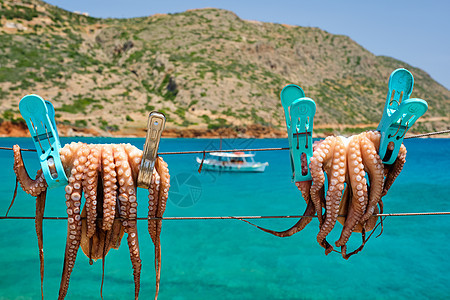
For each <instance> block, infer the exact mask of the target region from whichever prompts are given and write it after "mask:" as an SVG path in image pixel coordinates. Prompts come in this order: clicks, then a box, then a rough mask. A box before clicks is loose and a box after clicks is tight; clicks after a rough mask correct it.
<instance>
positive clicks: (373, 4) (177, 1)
mask: <svg viewBox="0 0 450 300" xmlns="http://www.w3.org/2000/svg"><path fill="white" fill-rule="evenodd" d="M46 2H48V3H51V4H54V5H56V6H58V7H61V8H64V9H66V10H69V11H79V12H88V13H89V14H90V15H91V16H93V17H102V18H107V17H111V18H130V17H142V16H149V15H154V14H157V13H177V12H183V11H185V10H188V9H194V8H205V7H215V8H223V9H227V10H231V11H233V12H234V13H236V14H237V15H238V16H239V17H240V18H242V19H246V20H257V21H263V22H274V23H283V24H290V25H299V26H312V27H319V28H321V29H323V30H326V31H328V32H330V33H334V34H344V35H347V36H349V37H350V38H352V39H353V40H354V41H356V42H357V43H359V44H360V45H362V46H363V47H365V48H366V49H368V50H369V51H370V52H372V53H374V54H376V55H386V56H391V57H394V58H396V59H399V60H402V61H404V62H406V63H408V64H410V65H412V66H415V67H419V68H421V69H423V70H425V71H426V72H428V73H429V74H430V75H431V77H432V78H433V79H435V80H436V81H438V82H439V83H441V84H442V85H444V86H445V87H446V88H447V89H449V88H450V1H448V0H428V1H420V0H399V1H396V0H377V1H361V0H349V1H347V0H342V1H335V0H321V1H311V0H310V1H303V0H297V1H294V0H271V1H268V0H258V1H254V0H251V1H245V0H226V1H225V0H222V1H221V0H217V1H213V0H165V1H148V0H127V1H123V0H122V1H120V0H76V1H75V0H72V1H68V0H47V1H46Z"/></svg>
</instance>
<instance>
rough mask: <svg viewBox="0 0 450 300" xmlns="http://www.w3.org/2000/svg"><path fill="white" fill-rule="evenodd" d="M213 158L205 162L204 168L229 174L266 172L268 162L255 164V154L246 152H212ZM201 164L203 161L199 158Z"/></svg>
mask: <svg viewBox="0 0 450 300" xmlns="http://www.w3.org/2000/svg"><path fill="white" fill-rule="evenodd" d="M209 155H210V156H211V157H209V158H207V159H205V160H204V161H203V168H204V169H206V170H212V171H227V172H264V169H265V168H266V166H268V165H269V163H268V162H265V163H260V162H255V160H254V159H253V157H254V156H255V154H250V153H244V152H211V153H210V154H209ZM197 162H198V163H199V164H200V163H201V162H202V159H201V158H199V157H197Z"/></svg>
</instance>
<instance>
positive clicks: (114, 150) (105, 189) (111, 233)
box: [13, 142, 170, 299]
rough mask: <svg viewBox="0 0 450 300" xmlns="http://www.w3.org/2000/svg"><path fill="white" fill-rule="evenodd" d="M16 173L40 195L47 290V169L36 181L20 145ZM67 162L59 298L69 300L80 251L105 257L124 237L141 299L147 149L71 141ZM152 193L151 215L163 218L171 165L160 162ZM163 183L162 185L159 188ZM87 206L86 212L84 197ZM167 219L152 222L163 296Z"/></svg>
mask: <svg viewBox="0 0 450 300" xmlns="http://www.w3.org/2000/svg"><path fill="white" fill-rule="evenodd" d="M13 150H14V172H15V174H16V176H17V182H18V183H20V185H21V187H22V189H23V190H24V191H25V192H27V193H28V194H30V195H32V196H35V197H38V198H37V202H36V234H37V237H38V246H39V254H40V261H41V287H43V284H42V283H43V281H42V280H43V270H44V269H43V267H44V265H43V243H42V242H43V239H42V217H43V210H44V205H45V196H46V191H47V183H46V181H45V178H44V176H43V175H42V171H41V170H39V171H38V172H37V176H36V179H34V180H33V179H31V178H30V177H29V175H28V173H27V171H26V169H25V166H24V164H23V160H22V155H21V153H20V147H19V146H17V145H15V146H14V147H13ZM60 157H61V162H62V165H63V168H64V171H65V173H66V175H67V177H68V184H67V185H66V187H65V192H66V194H65V200H66V201H65V204H66V206H67V239H66V247H65V253H64V263H63V272H62V276H61V284H60V290H59V297H58V299H64V298H65V296H66V294H67V291H68V288H69V280H70V275H71V272H72V270H73V267H74V265H75V259H76V255H77V252H78V248H79V247H80V246H81V248H82V250H83V253H84V254H85V255H86V256H87V257H88V258H89V263H91V264H92V263H93V261H94V260H97V259H102V265H104V261H105V260H104V259H105V256H106V254H107V253H108V251H109V250H110V249H111V248H113V249H118V247H119V246H120V243H121V240H122V237H123V235H124V233H125V232H126V233H127V243H128V248H129V253H130V259H131V262H132V267H133V276H134V282H135V299H137V298H138V296H139V289H140V272H141V259H140V250H139V241H138V234H137V227H136V225H137V222H136V217H137V195H136V194H137V191H136V180H137V176H138V173H139V166H140V162H141V160H142V151H141V150H139V149H137V148H136V147H134V146H132V145H130V144H120V145H106V144H102V145H88V144H85V143H81V142H79V143H74V142H73V143H70V144H67V145H65V146H64V147H63V148H62V149H60ZM152 183H153V184H152V188H150V189H149V191H150V195H149V201H150V196H151V197H153V198H152V199H151V201H152V203H153V204H152V205H150V207H151V209H152V211H151V212H150V213H149V216H150V217H151V216H155V217H158V218H161V217H162V216H163V214H164V211H165V207H166V202H167V197H168V192H169V187H170V176H169V170H168V167H167V164H166V163H165V162H164V160H163V159H162V158H158V159H157V160H156V163H155V168H154V172H153V176H152ZM156 183H157V184H156ZM83 194H84V197H85V198H86V202H85V204H84V206H83V209H82V211H80V210H81V207H82V203H81V201H82V199H81V198H82V196H83ZM161 225H162V221H161V220H149V232H150V235H151V238H152V241H153V243H154V244H155V268H156V291H155V299H156V297H157V296H158V292H159V281H160V274H161V243H160V239H159V235H160V233H161Z"/></svg>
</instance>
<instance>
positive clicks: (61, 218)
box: [0, 211, 450, 221]
mask: <svg viewBox="0 0 450 300" xmlns="http://www.w3.org/2000/svg"><path fill="white" fill-rule="evenodd" d="M445 215H450V212H448V211H445V212H415V213H389V214H388V213H386V214H373V216H374V217H412V216H445ZM301 217H308V218H317V216H316V215H314V216H294V215H293V216H216V217H163V218H157V217H153V218H150V220H165V221H189V220H250V219H298V218H301ZM339 217H345V215H339ZM8 219H9V220H34V219H35V217H31V216H30V217H28V216H7V217H5V216H3V217H0V220H8ZM82 219H85V218H82ZM98 219H102V218H98ZM148 219H149V218H147V217H141V218H136V219H135V220H138V221H142V220H148ZM44 220H67V217H44ZM115 220H126V218H115Z"/></svg>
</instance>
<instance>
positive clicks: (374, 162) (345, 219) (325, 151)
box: [252, 131, 406, 259]
mask: <svg viewBox="0 0 450 300" xmlns="http://www.w3.org/2000/svg"><path fill="white" fill-rule="evenodd" d="M380 136H381V135H380V133H379V132H378V131H367V132H364V133H361V134H358V135H354V136H351V137H349V138H345V137H341V136H329V137H327V138H326V139H325V140H323V141H320V142H315V143H314V145H313V149H314V151H313V156H312V157H311V161H310V169H311V177H312V180H311V181H304V182H296V186H297V187H298V189H299V190H300V191H301V193H302V196H303V198H304V199H305V201H306V203H307V207H306V210H305V213H304V217H302V218H301V219H300V220H299V221H298V222H297V223H296V224H295V225H294V226H293V227H291V228H289V229H287V230H285V231H281V232H280V231H273V230H269V229H265V228H261V227H259V226H256V227H258V228H259V229H261V230H263V231H265V232H268V233H271V234H273V235H276V236H279V237H285V236H290V235H292V234H294V233H296V232H299V231H301V230H302V229H303V228H304V227H305V226H306V225H307V224H308V223H309V222H310V221H311V216H312V215H313V214H314V213H316V214H317V218H318V220H319V233H318V235H317V241H318V243H319V244H320V245H321V246H322V247H324V248H325V254H329V253H330V252H331V251H333V250H334V249H333V247H332V246H331V245H330V244H329V243H328V242H327V240H326V237H327V235H328V234H329V233H330V232H331V230H332V229H333V228H334V226H335V224H336V221H337V220H338V221H339V222H340V223H341V224H342V225H343V229H342V232H341V236H340V238H339V240H338V241H336V243H335V245H336V247H341V253H342V256H343V257H344V258H346V259H348V258H349V257H350V256H351V255H352V254H354V253H357V252H358V251H360V250H361V249H362V247H360V248H359V249H358V251H356V252H353V253H351V254H347V253H346V244H347V242H348V240H349V238H350V235H351V234H352V232H355V231H356V232H361V233H362V234H363V243H362V246H364V243H365V242H366V241H367V240H366V239H365V233H366V232H368V231H371V230H373V229H374V228H375V226H376V223H377V220H378V217H377V216H374V214H378V213H379V212H382V208H383V202H382V197H383V196H384V195H386V193H387V191H388V190H389V188H390V187H391V186H392V184H393V182H394V181H395V179H396V178H397V176H398V175H399V174H400V172H401V170H402V169H403V165H404V164H405V158H406V148H405V146H404V145H402V146H401V148H400V151H399V154H398V156H397V158H396V160H395V162H394V164H393V165H391V166H385V165H383V163H382V161H381V158H380V156H379V155H378V151H379V147H380ZM389 150H390V152H392V148H390V149H389ZM390 154H391V153H388V155H390ZM302 165H303V164H302ZM325 174H326V176H325ZM325 180H327V182H328V189H327V190H326V191H325ZM378 206H379V208H378ZM324 210H325V212H324V213H323V211H324ZM252 225H253V224H252Z"/></svg>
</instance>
